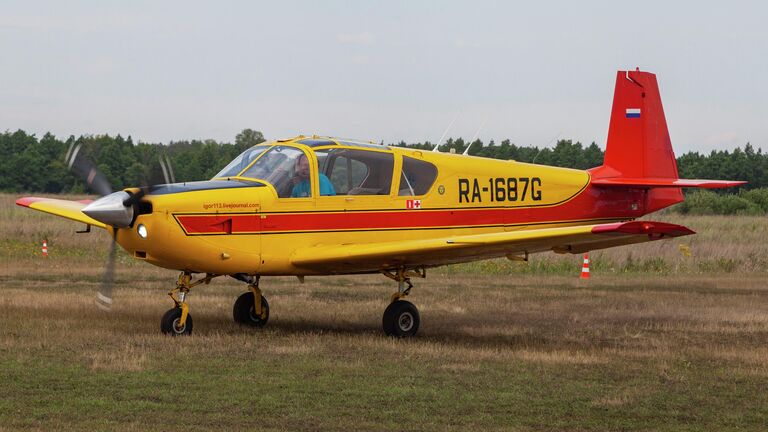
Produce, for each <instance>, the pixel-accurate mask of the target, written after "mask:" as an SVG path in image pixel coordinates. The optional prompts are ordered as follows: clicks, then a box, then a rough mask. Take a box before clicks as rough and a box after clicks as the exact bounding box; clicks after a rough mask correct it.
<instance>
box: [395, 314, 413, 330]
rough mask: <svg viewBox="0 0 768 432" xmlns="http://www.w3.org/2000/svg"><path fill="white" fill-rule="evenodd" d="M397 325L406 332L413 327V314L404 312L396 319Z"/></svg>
mask: <svg viewBox="0 0 768 432" xmlns="http://www.w3.org/2000/svg"><path fill="white" fill-rule="evenodd" d="M397 325H398V327H400V330H402V331H404V332H407V331H409V330H410V329H411V328H412V327H413V315H411V313H410V312H405V313H403V314H402V315H400V317H399V318H398V319H397Z"/></svg>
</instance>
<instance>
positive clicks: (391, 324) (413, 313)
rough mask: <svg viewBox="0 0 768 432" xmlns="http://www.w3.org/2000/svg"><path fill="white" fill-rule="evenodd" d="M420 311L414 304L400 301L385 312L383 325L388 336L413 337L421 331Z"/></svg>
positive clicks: (393, 303)
mask: <svg viewBox="0 0 768 432" xmlns="http://www.w3.org/2000/svg"><path fill="white" fill-rule="evenodd" d="M420 322H421V319H420V317H419V310H418V309H417V308H416V306H414V305H413V303H411V302H409V301H405V300H398V301H395V302H392V303H390V305H389V306H387V308H386V309H385V310H384V316H383V317H382V320H381V324H382V327H383V328H384V333H385V334H386V335H387V336H395V337H401V338H402V337H412V336H415V335H416V332H418V331H419V323H420Z"/></svg>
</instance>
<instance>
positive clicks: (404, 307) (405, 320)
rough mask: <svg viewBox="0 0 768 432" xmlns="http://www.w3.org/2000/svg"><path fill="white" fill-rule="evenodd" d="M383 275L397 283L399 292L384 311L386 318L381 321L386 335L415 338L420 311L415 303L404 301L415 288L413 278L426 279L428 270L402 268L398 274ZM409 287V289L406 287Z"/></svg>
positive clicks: (384, 272)
mask: <svg viewBox="0 0 768 432" xmlns="http://www.w3.org/2000/svg"><path fill="white" fill-rule="evenodd" d="M382 274H383V275H384V276H386V277H388V278H390V279H392V280H395V281H397V284H398V289H397V292H396V293H394V294H392V297H391V301H390V303H389V306H387V308H386V309H385V310H384V316H383V317H382V319H381V325H382V327H383V328H384V334H386V335H387V336H394V337H401V338H402V337H411V336H415V335H416V332H417V331H418V330H419V323H420V322H421V320H420V318H419V310H418V309H417V308H416V306H414V304H413V303H411V302H409V301H407V300H403V297H405V296H407V295H408V294H409V293H410V292H411V288H413V284H412V283H411V278H412V277H420V278H424V277H426V276H427V273H426V270H424V269H423V268H422V269H415V270H405V269H404V268H400V269H398V270H397V273H392V272H389V271H386V270H385V271H382ZM406 285H407V287H406Z"/></svg>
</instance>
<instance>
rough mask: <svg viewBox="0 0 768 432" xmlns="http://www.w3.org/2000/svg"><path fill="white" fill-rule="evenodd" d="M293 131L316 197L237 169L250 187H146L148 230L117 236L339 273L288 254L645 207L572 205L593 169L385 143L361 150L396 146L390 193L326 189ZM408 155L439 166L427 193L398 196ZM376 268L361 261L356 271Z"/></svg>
mask: <svg viewBox="0 0 768 432" xmlns="http://www.w3.org/2000/svg"><path fill="white" fill-rule="evenodd" d="M300 138H301V137H300ZM297 140H298V138H297V139H295V140H292V141H289V142H280V143H279V145H281V146H286V147H293V148H296V149H299V150H301V151H303V152H305V154H306V155H307V156H308V158H309V161H310V166H311V167H312V175H311V182H312V184H311V187H312V192H313V193H312V194H311V197H304V198H290V197H287V198H280V197H278V193H277V191H276V189H275V187H273V186H272V185H271V184H269V183H267V182H258V181H254V180H253V179H247V178H241V177H231V178H229V179H228V181H230V182H237V181H241V182H243V183H245V184H250V185H251V187H247V186H245V187H237V188H213V189H205V190H197V191H194V190H192V191H181V192H175V193H165V194H149V195H147V196H146V197H145V198H144V201H147V202H150V203H151V209H152V210H151V213H147V214H140V215H138V216H137V218H136V220H135V222H134V224H133V226H134V227H135V226H138V225H139V224H143V225H144V226H145V227H146V229H147V231H148V235H147V238H141V237H140V236H139V235H138V233H137V231H136V229H120V230H119V232H118V235H117V241H118V242H119V244H120V245H121V246H122V247H123V248H125V249H126V250H127V251H129V252H130V253H131V254H133V256H134V257H136V258H138V259H142V260H145V261H147V262H149V263H151V264H154V265H157V266H161V267H166V268H171V269H179V270H186V271H191V272H201V273H212V274H235V273H245V274H259V275H305V274H333V273H338V272H342V271H343V270H342V268H346V267H340V268H335V267H334V266H333V265H332V264H329V265H328V266H327V268H325V269H322V270H318V269H316V268H315V269H307V268H301V267H297V266H295V265H293V264H292V263H291V256H292V254H293V253H294V251H296V250H299V249H305V248H308V247H313V246H318V245H326V244H327V245H336V244H366V243H375V242H376V243H378V242H386V241H405V240H415V239H431V238H438V237H445V236H461V235H471V234H484V233H496V232H504V231H513V230H525V229H530V228H541V227H542V226H545V227H557V226H572V225H583V224H587V223H595V221H606V222H608V221H615V220H624V219H630V218H634V217H637V216H640V215H641V214H642V210H643V209H642V205H639V204H640V200H639V198H638V199H636V200H635V201H636V202H635V205H634V206H633V205H632V203H630V202H629V201H633V200H632V198H627V197H623V198H621V199H620V201H622V202H621V203H620V205H619V206H616V208H611V209H607V210H608V211H605V210H606V209H594V208H593V209H590V208H584V207H585V204H584V203H576V205H574V200H576V199H577V198H578V197H580V196H581V197H582V201H584V199H583V197H584V195H585V194H586V195H589V193H588V191H589V189H590V188H589V183H590V175H589V173H588V172H586V171H579V170H573V169H565V168H556V167H549V166H541V165H532V164H526V163H519V162H515V161H501V160H493V159H487V158H479V157H471V156H464V155H455V154H448V153H435V152H427V151H420V150H409V149H402V148H390V147H383V146H382V147H381V148H380V149H376V148H366V149H365V151H369V152H381V153H391V154H392V155H393V157H394V168H393V169H394V174H393V176H392V185H391V188H390V191H389V193H387V194H381V195H335V196H320V195H319V193H318V191H319V187H320V186H319V184H318V175H317V169H318V168H317V167H318V164H317V159H316V155H315V151H317V150H322V148H309V147H307V146H304V145H302V144H298V143H296V142H295V141H297ZM277 144H278V143H268V144H263V145H265V146H270V145H277ZM333 148H334V149H336V148H345V147H344V146H334V147H333ZM350 148H353V147H350ZM403 156H407V157H410V158H414V159H418V160H422V161H425V162H429V163H431V164H433V165H434V166H435V167H436V168H437V176H436V179H435V181H434V183H433V184H432V185H431V187H429V189H428V191H426V193H424V194H422V195H417V196H400V195H399V191H401V189H403V185H402V184H401V183H402V182H403V180H402V179H403V177H402V176H401V175H400V171H401V169H402V163H403ZM179 187H180V188H182V186H179ZM592 193H594V191H592ZM587 201H588V202H592V200H591V199H589V200H587ZM586 207H589V205H587V206H586ZM585 210H586V211H585ZM495 255H496V256H498V255H500V254H499V253H496V254H495ZM489 257H490V256H489ZM479 258H483V257H479ZM466 260H467V259H457V260H456V261H466ZM378 270H379V269H376V268H359V270H358V271H357V272H360V273H363V272H375V271H378Z"/></svg>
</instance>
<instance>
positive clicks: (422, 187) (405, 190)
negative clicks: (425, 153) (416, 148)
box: [397, 156, 437, 196]
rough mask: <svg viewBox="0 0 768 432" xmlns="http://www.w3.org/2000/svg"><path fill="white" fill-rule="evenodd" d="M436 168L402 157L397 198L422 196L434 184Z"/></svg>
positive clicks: (429, 164)
mask: <svg viewBox="0 0 768 432" xmlns="http://www.w3.org/2000/svg"><path fill="white" fill-rule="evenodd" d="M436 178H437V168H436V167H435V166H434V165H432V164H431V163H429V162H424V161H421V160H418V159H414V158H412V157H408V156H403V172H402V173H401V174H400V190H399V191H398V193H397V194H398V195H399V196H416V195H424V194H425V193H427V192H429V188H431V187H432V184H434V183H435V179H436Z"/></svg>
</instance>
